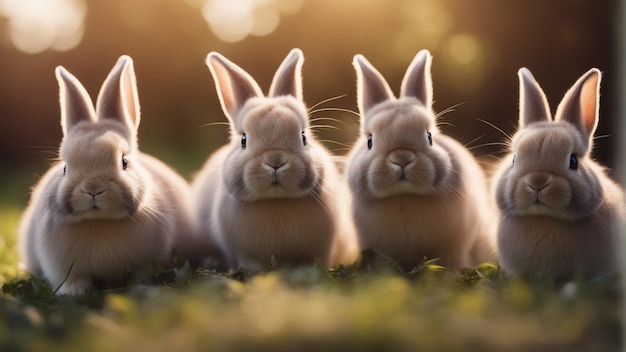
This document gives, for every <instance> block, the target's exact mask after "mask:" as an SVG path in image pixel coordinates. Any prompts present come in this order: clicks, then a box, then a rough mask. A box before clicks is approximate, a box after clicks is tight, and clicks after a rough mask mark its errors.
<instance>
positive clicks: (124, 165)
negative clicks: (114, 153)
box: [122, 155, 128, 170]
mask: <svg viewBox="0 0 626 352" xmlns="http://www.w3.org/2000/svg"><path fill="white" fill-rule="evenodd" d="M127 167H128V159H126V155H122V170H126V168H127Z"/></svg>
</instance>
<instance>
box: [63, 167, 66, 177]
mask: <svg viewBox="0 0 626 352" xmlns="http://www.w3.org/2000/svg"><path fill="white" fill-rule="evenodd" d="M66 173H67V164H65V165H63V176H65V174H66Z"/></svg>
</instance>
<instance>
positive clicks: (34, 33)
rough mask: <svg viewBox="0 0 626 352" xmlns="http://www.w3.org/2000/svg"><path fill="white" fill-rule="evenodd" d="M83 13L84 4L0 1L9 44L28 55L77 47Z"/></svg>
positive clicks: (62, 0)
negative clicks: (6, 23) (6, 24)
mask: <svg viewBox="0 0 626 352" xmlns="http://www.w3.org/2000/svg"><path fill="white" fill-rule="evenodd" d="M85 12H86V4H85V2H84V0H19V1H16V0H0V16H4V17H6V18H8V24H9V36H10V38H11V41H12V43H13V44H14V45H15V46H16V47H17V48H18V49H19V50H21V51H23V52H26V53H30V54H36V53H40V52H42V51H45V50H47V49H53V50H60V51H63V50H70V49H72V48H74V47H75V46H76V45H78V43H80V41H81V39H82V37H83V31H84V19H85Z"/></svg>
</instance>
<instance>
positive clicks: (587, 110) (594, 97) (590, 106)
mask: <svg viewBox="0 0 626 352" xmlns="http://www.w3.org/2000/svg"><path fill="white" fill-rule="evenodd" d="M580 114H581V116H582V123H583V126H584V127H585V130H586V131H587V133H589V134H590V135H591V134H592V133H593V131H594V130H595V127H596V123H597V117H598V75H597V74H593V75H591V76H590V77H589V79H587V81H586V82H585V83H584V84H583V86H582V89H581V92H580Z"/></svg>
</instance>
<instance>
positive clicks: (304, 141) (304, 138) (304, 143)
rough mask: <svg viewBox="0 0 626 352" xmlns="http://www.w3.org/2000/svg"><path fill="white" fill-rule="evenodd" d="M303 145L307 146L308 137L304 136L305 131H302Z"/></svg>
mask: <svg viewBox="0 0 626 352" xmlns="http://www.w3.org/2000/svg"><path fill="white" fill-rule="evenodd" d="M302 145H306V135H304V131H302Z"/></svg>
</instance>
